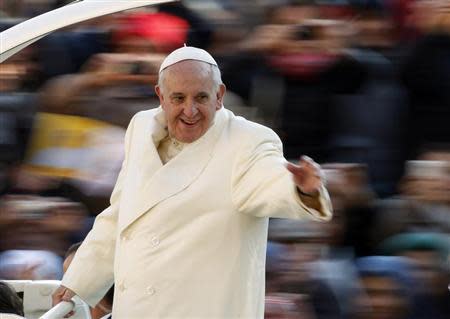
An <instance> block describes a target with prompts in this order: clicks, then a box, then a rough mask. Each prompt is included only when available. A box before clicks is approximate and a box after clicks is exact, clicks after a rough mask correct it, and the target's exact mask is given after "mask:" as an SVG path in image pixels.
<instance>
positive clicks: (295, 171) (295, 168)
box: [286, 162, 300, 175]
mask: <svg viewBox="0 0 450 319" xmlns="http://www.w3.org/2000/svg"><path fill="white" fill-rule="evenodd" d="M286 168H287V170H288V171H289V172H291V173H292V174H294V175H297V174H298V171H299V170H300V167H299V166H298V165H295V164H292V163H290V162H287V163H286Z"/></svg>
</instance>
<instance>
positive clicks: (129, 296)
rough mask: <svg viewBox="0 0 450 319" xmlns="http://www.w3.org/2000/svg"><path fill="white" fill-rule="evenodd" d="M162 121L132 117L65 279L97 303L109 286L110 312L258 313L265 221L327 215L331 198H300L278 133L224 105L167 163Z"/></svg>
mask: <svg viewBox="0 0 450 319" xmlns="http://www.w3.org/2000/svg"><path fill="white" fill-rule="evenodd" d="M163 117H164V112H163V111H162V109H161V108H157V109H154V110H149V111H144V112H140V113H138V114H136V115H135V116H134V118H133V119H132V121H131V123H130V125H129V127H128V130H127V133H126V138H125V139H126V140H125V152H126V155H125V160H124V163H123V166H122V170H121V172H120V175H119V178H118V180H117V183H116V186H115V189H114V191H113V194H112V196H111V206H110V207H108V208H107V209H106V210H105V211H103V212H102V213H101V214H100V215H98V217H97V219H96V221H95V224H94V227H93V229H92V230H91V232H90V233H89V235H88V236H87V238H86V240H85V241H84V243H83V245H82V246H81V247H80V248H79V250H78V252H77V253H76V255H75V258H74V260H73V261H72V264H71V265H70V267H69V269H68V271H67V273H66V274H65V276H64V278H63V282H62V284H63V285H64V286H66V287H68V288H70V289H72V290H73V291H75V292H76V293H77V294H78V295H79V296H80V297H81V298H82V299H84V300H85V301H86V302H88V303H89V304H90V305H92V306H93V305H95V304H96V303H97V302H98V301H99V300H100V299H101V298H102V296H103V295H104V294H105V293H106V291H107V290H108V288H109V287H110V286H111V285H112V284H113V282H115V285H116V286H115V296H114V306H113V318H116V319H117V318H126V319H134V318H136V319H141V318H180V319H189V318H195V319H197V318H208V319H213V318H227V319H230V318H251V319H254V318H263V315H264V287H265V256H266V242H267V228H268V220H269V219H268V217H269V216H270V217H285V218H295V219H298V218H304V217H307V218H312V219H316V220H329V219H330V218H331V204H330V201H329V197H328V194H327V192H326V190H325V188H323V189H322V190H321V194H320V197H319V201H320V203H321V208H320V209H319V210H315V209H312V208H309V207H307V206H306V205H304V204H303V203H302V202H301V200H300V198H299V197H298V195H297V190H296V186H295V184H294V182H293V179H292V176H291V174H290V173H289V172H288V170H287V169H286V167H285V163H286V160H285V159H284V158H283V154H282V144H281V141H280V139H279V138H278V136H277V135H276V134H275V133H274V132H273V131H272V130H270V129H269V128H267V127H264V126H261V125H259V124H256V123H253V122H250V121H247V120H245V119H243V118H241V117H236V116H234V114H233V113H232V112H230V111H229V110H227V109H224V108H222V109H220V110H219V111H217V113H216V116H215V120H214V125H212V126H211V127H210V129H209V130H208V131H207V132H206V133H205V134H204V135H203V136H202V137H201V138H199V139H198V140H196V141H195V142H193V143H190V144H186V145H185V146H184V148H183V150H182V151H181V152H180V153H179V154H177V155H176V156H175V157H173V158H172V159H170V160H169V161H168V162H167V163H166V164H165V165H163V163H162V161H161V158H160V156H159V154H158V151H157V147H156V146H155V143H154V140H157V141H158V140H161V139H162V138H163V136H164V135H165V134H166V133H165V132H166V130H165V127H164V124H162V123H164V121H161V118H163ZM161 132H163V133H162V134H161Z"/></svg>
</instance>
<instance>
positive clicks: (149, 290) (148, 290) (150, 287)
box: [146, 286, 156, 296]
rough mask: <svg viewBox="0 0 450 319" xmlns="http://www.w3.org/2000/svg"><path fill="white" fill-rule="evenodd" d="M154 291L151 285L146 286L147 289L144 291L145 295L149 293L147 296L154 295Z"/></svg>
mask: <svg viewBox="0 0 450 319" xmlns="http://www.w3.org/2000/svg"><path fill="white" fill-rule="evenodd" d="M155 292H156V290H155V288H153V287H152V286H148V287H147V289H146V293H147V295H149V296H152V295H154V294H155Z"/></svg>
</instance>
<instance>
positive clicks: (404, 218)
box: [375, 149, 450, 242]
mask: <svg viewBox="0 0 450 319" xmlns="http://www.w3.org/2000/svg"><path fill="white" fill-rule="evenodd" d="M448 154H450V153H449V152H448V151H445V149H442V150H439V149H436V150H433V149H429V150H428V151H425V152H424V153H423V154H421V155H420V156H419V157H418V158H417V159H416V160H413V161H408V162H406V163H405V174H404V176H403V178H402V180H401V181H400V184H399V191H400V192H399V194H398V195H397V196H393V197H391V198H386V199H384V200H380V201H378V202H377V204H376V210H377V215H376V221H375V225H376V226H375V227H376V231H375V233H376V234H377V237H378V239H377V241H379V242H380V241H382V240H383V239H385V238H387V237H390V236H392V235H395V234H398V233H402V232H411V231H412V232H416V231H422V232H423V231H425V232H429V231H434V232H441V233H445V234H450V203H449V198H450V188H449V180H450V161H449V160H448V156H449V155H448Z"/></svg>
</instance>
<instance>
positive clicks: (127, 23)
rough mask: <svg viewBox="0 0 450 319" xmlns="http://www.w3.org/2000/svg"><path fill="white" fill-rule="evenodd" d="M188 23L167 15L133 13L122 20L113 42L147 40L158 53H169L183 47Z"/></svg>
mask: <svg viewBox="0 0 450 319" xmlns="http://www.w3.org/2000/svg"><path fill="white" fill-rule="evenodd" d="M188 30H189V23H188V22H187V21H186V20H184V19H182V18H180V17H177V16H174V15H171V14H167V13H134V14H130V15H127V16H125V17H123V18H122V21H121V25H120V27H119V30H118V31H117V32H116V33H115V35H114V40H115V41H118V42H120V41H124V40H127V39H130V38H141V39H146V40H149V41H150V42H151V43H152V45H153V46H154V48H155V50H156V51H158V52H169V51H172V50H174V49H176V48H179V47H181V46H183V44H184V43H185V42H186V40H187V33H188Z"/></svg>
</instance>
